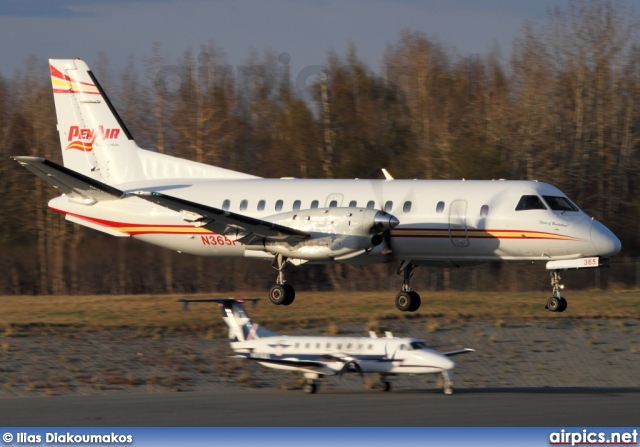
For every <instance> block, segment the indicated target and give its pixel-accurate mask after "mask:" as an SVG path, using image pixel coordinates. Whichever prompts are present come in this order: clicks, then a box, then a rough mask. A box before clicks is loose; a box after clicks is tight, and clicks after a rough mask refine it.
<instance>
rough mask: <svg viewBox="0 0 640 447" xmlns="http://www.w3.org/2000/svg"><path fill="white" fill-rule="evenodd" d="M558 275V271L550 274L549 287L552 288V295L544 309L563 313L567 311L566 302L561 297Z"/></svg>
mask: <svg viewBox="0 0 640 447" xmlns="http://www.w3.org/2000/svg"><path fill="white" fill-rule="evenodd" d="M560 279H561V278H560V273H558V270H553V271H552V272H551V287H552V288H553V295H552V296H551V298H549V299H548V300H547V305H546V306H545V309H548V310H550V311H551V312H564V311H565V310H566V309H567V300H566V299H564V297H562V295H561V294H560V290H562V288H563V287H562V284H560Z"/></svg>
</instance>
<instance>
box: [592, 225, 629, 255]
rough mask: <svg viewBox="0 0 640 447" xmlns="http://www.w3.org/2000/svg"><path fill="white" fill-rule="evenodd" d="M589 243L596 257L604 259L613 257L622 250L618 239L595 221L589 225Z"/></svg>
mask: <svg viewBox="0 0 640 447" xmlns="http://www.w3.org/2000/svg"><path fill="white" fill-rule="evenodd" d="M591 243H592V244H593V248H595V250H596V253H597V254H598V256H602V257H605V258H607V257H609V256H613V255H615V254H616V253H618V252H619V251H620V249H621V248H622V244H621V243H620V239H618V238H617V237H616V235H615V234H613V233H612V232H611V230H609V229H608V228H607V227H605V226H604V225H602V224H601V223H600V222H598V221H597V220H594V221H593V222H592V224H591Z"/></svg>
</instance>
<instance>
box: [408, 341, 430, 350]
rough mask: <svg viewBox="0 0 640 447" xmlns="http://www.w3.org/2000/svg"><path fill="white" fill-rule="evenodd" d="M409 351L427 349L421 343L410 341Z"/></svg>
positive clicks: (423, 343)
mask: <svg viewBox="0 0 640 447" xmlns="http://www.w3.org/2000/svg"><path fill="white" fill-rule="evenodd" d="M411 349H429V347H428V346H427V344H426V343H425V342H423V341H412V342H411Z"/></svg>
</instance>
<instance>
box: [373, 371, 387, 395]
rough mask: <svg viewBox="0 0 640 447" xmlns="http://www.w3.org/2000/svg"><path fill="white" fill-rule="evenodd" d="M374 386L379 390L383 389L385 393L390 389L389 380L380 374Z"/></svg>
mask: <svg viewBox="0 0 640 447" xmlns="http://www.w3.org/2000/svg"><path fill="white" fill-rule="evenodd" d="M376 388H377V389H379V390H380V391H384V392H385V393H387V392H389V391H391V382H389V380H387V378H386V377H385V375H383V374H381V375H380V381H379V382H378V383H377V385H376Z"/></svg>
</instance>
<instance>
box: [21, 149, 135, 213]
mask: <svg viewBox="0 0 640 447" xmlns="http://www.w3.org/2000/svg"><path fill="white" fill-rule="evenodd" d="M13 159H14V160H15V161H17V162H18V163H20V164H21V165H22V166H24V167H25V168H27V169H28V170H29V171H31V172H33V173H34V174H35V175H37V176H38V177H40V178H41V179H42V180H44V181H45V182H47V183H49V184H50V185H52V186H53V187H54V188H57V189H59V190H60V191H61V192H62V193H63V194H66V195H67V196H69V198H71V199H73V200H77V201H80V202H82V203H85V204H87V205H93V204H94V203H96V202H100V201H105V200H117V199H121V198H123V197H124V196H125V193H124V192H123V191H120V190H119V189H117V188H114V187H113V186H109V185H107V184H106V183H102V182H100V181H98V180H96V179H93V178H91V177H87V176H86V175H83V174H80V173H79V172H76V171H73V170H71V169H69V168H65V167H64V166H61V165H59V164H57V163H54V162H52V161H49V160H47V159H46V158H41V157H26V156H25V157H13Z"/></svg>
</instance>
